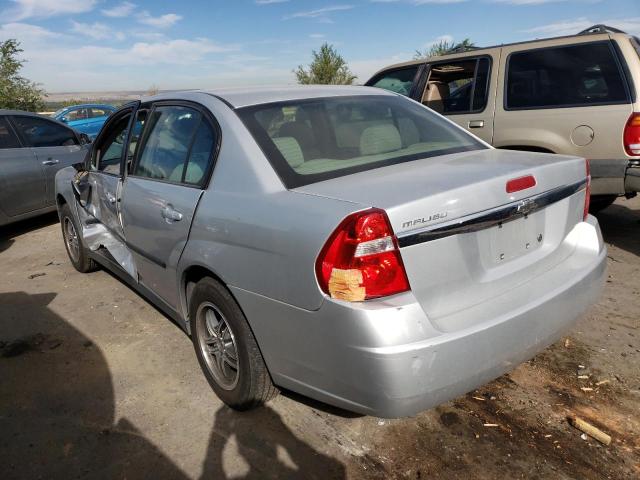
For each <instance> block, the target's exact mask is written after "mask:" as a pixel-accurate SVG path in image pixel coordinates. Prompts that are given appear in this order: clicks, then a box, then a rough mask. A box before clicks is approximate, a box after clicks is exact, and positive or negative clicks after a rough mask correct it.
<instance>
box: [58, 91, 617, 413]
mask: <svg viewBox="0 0 640 480" xmlns="http://www.w3.org/2000/svg"><path fill="white" fill-rule="evenodd" d="M589 185H590V175H589V169H588V162H586V161H585V160H584V159H581V158H576V157H567V156H557V155H548V154H539V153H527V152H511V151H505V150H496V149H493V148H491V147H490V146H489V145H487V144H485V143H484V142H482V141H480V140H478V139H477V138H476V137H474V136H472V135H470V134H469V133H467V132H466V131H464V130H463V129H462V128H460V127H458V126H456V125H455V124H453V123H452V122H450V121H448V120H446V119H445V118H443V117H441V116H440V115H438V114H436V113H434V112H432V111H431V110H429V109H427V108H426V107H424V106H422V105H420V104H419V103H416V102H414V101H412V100H409V99H407V98H404V97H402V96H399V95H395V94H392V93H390V92H385V91H382V90H379V89H369V88H366V87H297V88H282V89H277V88H272V89H266V88H256V89H244V90H232V91H218V92H206V91H197V92H185V93H170V94H164V95H160V96H155V97H150V98H144V99H143V100H142V101H140V102H135V103H131V104H129V105H125V106H124V107H123V108H121V109H120V110H119V111H118V112H116V113H115V114H114V115H113V116H112V117H110V118H109V120H108V121H107V123H106V124H105V127H104V128H103V129H102V131H101V133H100V135H99V136H98V138H97V140H96V141H95V142H94V144H93V149H92V152H91V154H90V156H89V157H88V158H87V161H86V164H85V165H84V166H83V167H82V168H78V169H75V170H74V169H65V170H62V171H61V172H59V173H58V175H57V177H56V188H57V202H58V211H59V214H60V218H61V222H62V231H63V237H64V241H65V244H66V247H67V251H68V253H69V257H70V259H71V262H72V263H73V265H74V266H75V268H76V269H77V270H79V271H80V272H89V271H91V270H93V269H95V268H96V267H97V265H98V264H99V265H101V266H103V267H105V268H108V269H110V270H112V271H113V272H115V273H116V274H117V275H119V276H120V277H121V278H122V279H123V280H124V281H125V282H127V283H128V284H129V285H131V286H132V287H133V288H135V289H136V290H138V291H139V292H141V293H142V294H143V295H144V296H145V297H146V298H148V299H149V300H150V301H152V302H153V303H154V304H155V305H156V306H157V307H158V308H160V309H161V310H163V311H164V312H165V313H166V314H167V315H168V316H169V317H170V318H172V319H173V320H174V321H175V322H176V323H178V324H179V325H180V326H181V327H182V328H183V329H184V330H185V332H187V334H189V335H190V337H191V339H192V340H193V344H194V347H195V352H196V355H197V357H198V360H199V362H200V365H201V366H202V369H203V371H204V374H205V375H206V377H207V379H208V380H209V383H210V384H211V386H212V388H213V390H214V391H215V392H216V393H217V394H218V396H219V397H220V398H221V399H222V400H223V401H224V402H225V403H227V404H228V405H229V406H231V407H233V408H236V409H248V408H251V407H254V406H258V405H260V404H262V403H264V402H265V401H267V400H268V399H270V398H271V397H273V396H274V395H275V394H276V393H277V391H278V390H277V389H278V387H280V388H286V389H290V390H293V391H296V392H299V393H301V394H304V395H307V396H309V397H313V398H315V399H318V400H321V401H323V402H327V403H330V404H333V405H336V406H339V407H342V408H345V409H349V410H353V411H356V412H360V413H364V414H372V415H378V416H383V417H397V416H405V415H412V414H415V413H416V412H419V411H421V410H424V409H427V408H430V407H432V406H434V405H437V404H439V403H441V402H444V401H446V400H448V399H451V398H453V397H455V396H457V395H460V394H462V393H464V392H467V391H469V390H471V389H473V388H476V387H478V386H479V385H482V384H483V383H485V382H488V381H489V380H491V379H493V378H495V377H497V376H499V375H501V374H502V373H504V372H506V371H508V370H510V369H513V368H514V367H515V366H516V365H518V364H519V363H520V362H522V361H524V360H526V359H528V358H531V357H532V356H533V355H534V354H535V353H536V352H538V351H540V350H541V349H543V348H545V347H546V346H547V345H549V344H550V343H552V342H554V341H555V340H556V339H558V338H559V336H560V335H562V333H563V332H564V331H565V330H566V329H567V328H569V327H570V326H571V325H572V323H573V322H574V321H575V320H576V318H577V317H578V316H579V315H580V314H581V313H582V312H583V311H584V310H585V309H586V308H587V307H588V306H589V305H590V304H591V303H593V302H594V301H596V300H597V298H598V296H599V294H600V291H601V288H602V285H603V281H604V278H605V259H606V248H605V246H604V244H603V242H602V237H601V235H600V230H599V227H598V223H597V220H596V219H595V218H594V217H592V216H589V215H588V203H589ZM168 354H170V353H168Z"/></svg>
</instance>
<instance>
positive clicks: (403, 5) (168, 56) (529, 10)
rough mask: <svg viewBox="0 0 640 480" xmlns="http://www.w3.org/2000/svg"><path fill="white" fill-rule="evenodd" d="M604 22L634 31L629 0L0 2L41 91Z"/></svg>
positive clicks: (261, 76)
mask: <svg viewBox="0 0 640 480" xmlns="http://www.w3.org/2000/svg"><path fill="white" fill-rule="evenodd" d="M594 23H607V24H610V25H612V26H617V27H619V28H622V29H624V30H626V31H628V32H630V33H635V34H638V35H640V0H353V1H351V0H345V1H341V0H335V1H332V2H319V1H312V0H225V1H215V0H208V1H207V0H183V1H180V2H172V1H168V0H153V1H151V0H131V1H124V2H123V1H106V0H0V40H4V39H6V38H17V39H18V40H20V41H21V42H22V46H23V48H24V50H25V52H24V58H25V59H28V63H27V65H26V66H25V69H24V71H23V73H24V75H25V76H27V77H28V78H30V79H32V80H34V81H37V82H39V83H41V84H42V85H43V86H44V87H45V88H46V89H47V90H48V91H50V92H65V91H66V92H69V91H99V90H109V91H111V90H145V89H147V88H149V87H150V86H152V85H155V86H157V87H159V88H160V89H174V88H213V87H222V86H238V85H246V84H279V83H280V84H281V83H293V82H294V81H295V80H294V76H293V73H292V70H293V69H294V68H295V67H296V66H297V65H299V64H307V63H308V62H309V61H310V57H311V50H312V49H315V48H318V47H319V46H320V45H321V44H322V42H325V41H326V42H329V43H331V44H333V45H335V46H336V48H337V49H338V50H339V52H340V53H341V54H342V55H343V56H344V58H345V59H346V60H347V61H348V63H349V65H350V67H351V68H352V70H353V71H354V73H356V74H357V75H358V81H359V82H364V81H366V80H367V79H368V78H369V76H370V75H371V74H372V73H374V72H375V71H376V70H377V69H379V68H380V67H382V66H384V65H387V64H389V63H393V62H398V61H403V60H408V59H410V58H411V57H412V56H413V52H414V51H415V50H416V49H423V48H426V47H428V46H429V45H430V44H432V43H433V42H434V41H437V40H438V39H441V38H445V39H449V40H455V41H458V40H461V39H463V38H465V37H469V38H471V39H472V40H473V41H474V42H475V43H476V44H477V45H493V44H498V43H505V42H513V41H520V40H526V39H531V38H542V37H548V36H555V35H565V34H571V33H574V32H577V31H579V30H581V29H583V28H586V27H587V26H590V25H592V24H594Z"/></svg>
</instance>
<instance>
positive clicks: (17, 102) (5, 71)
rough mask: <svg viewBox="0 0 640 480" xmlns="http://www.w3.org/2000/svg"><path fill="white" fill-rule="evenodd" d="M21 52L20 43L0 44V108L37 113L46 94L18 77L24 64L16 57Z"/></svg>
mask: <svg viewBox="0 0 640 480" xmlns="http://www.w3.org/2000/svg"><path fill="white" fill-rule="evenodd" d="M22 51H23V50H22V49H21V48H20V42H18V41H17V40H15V39H13V38H10V39H8V40H5V41H4V42H0V108H7V109H13V110H27V111H30V112H37V111H38V110H42V109H43V107H44V102H43V97H46V93H45V92H44V90H42V89H41V88H40V87H39V86H38V84H36V83H34V82H32V81H31V80H28V79H26V78H24V77H22V76H20V70H21V69H22V66H23V65H24V62H23V61H21V60H18V58H17V57H18V55H19V54H20V53H21V52H22Z"/></svg>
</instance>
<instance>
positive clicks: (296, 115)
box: [238, 95, 486, 188]
mask: <svg viewBox="0 0 640 480" xmlns="http://www.w3.org/2000/svg"><path fill="white" fill-rule="evenodd" d="M238 113H239V115H240V118H241V119H242V120H243V122H244V123H245V125H246V126H247V128H248V129H249V131H250V132H251V134H252V135H253V137H254V138H255V139H256V141H257V142H258V144H259V145H260V147H261V148H262V150H263V152H264V153H265V155H266V156H267V158H268V159H269V161H270V162H271V165H272V166H273V167H274V169H275V170H276V172H277V173H278V175H279V176H280V178H281V179H282V181H283V182H284V184H285V185H286V187H287V188H295V187H298V186H302V185H308V184H310V183H315V182H319V181H322V180H327V179H330V178H336V177H341V176H344V175H348V174H351V173H355V172H361V171H365V170H372V169H374V168H379V167H384V166H387V165H395V164H398V163H402V162H407V161H413V160H419V159H423V158H427V157H434V156H437V155H445V154H450V153H457V152H465V151H470V150H479V149H484V148H486V147H485V146H484V145H483V144H482V143H480V142H479V141H478V140H476V139H475V138H474V137H473V136H471V135H469V134H467V133H466V132H465V131H464V130H462V129H460V128H458V127H456V126H454V125H452V124H450V123H449V122H447V121H446V120H444V119H442V118H441V117H439V116H438V115H436V114H435V113H433V112H431V111H430V110H428V109H426V108H424V107H422V106H420V105H419V104H416V103H414V102H412V101H410V100H408V99H406V98H404V97H401V96H395V95H393V96H392V95H389V96H387V95H362V96H349V97H330V98H318V99H312V100H297V101H289V102H278V103H271V104H263V105H257V106H252V107H245V108H242V109H239V110H238Z"/></svg>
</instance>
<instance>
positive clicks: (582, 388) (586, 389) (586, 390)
mask: <svg viewBox="0 0 640 480" xmlns="http://www.w3.org/2000/svg"><path fill="white" fill-rule="evenodd" d="M580 390H582V391H583V392H593V388H591V387H580Z"/></svg>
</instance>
